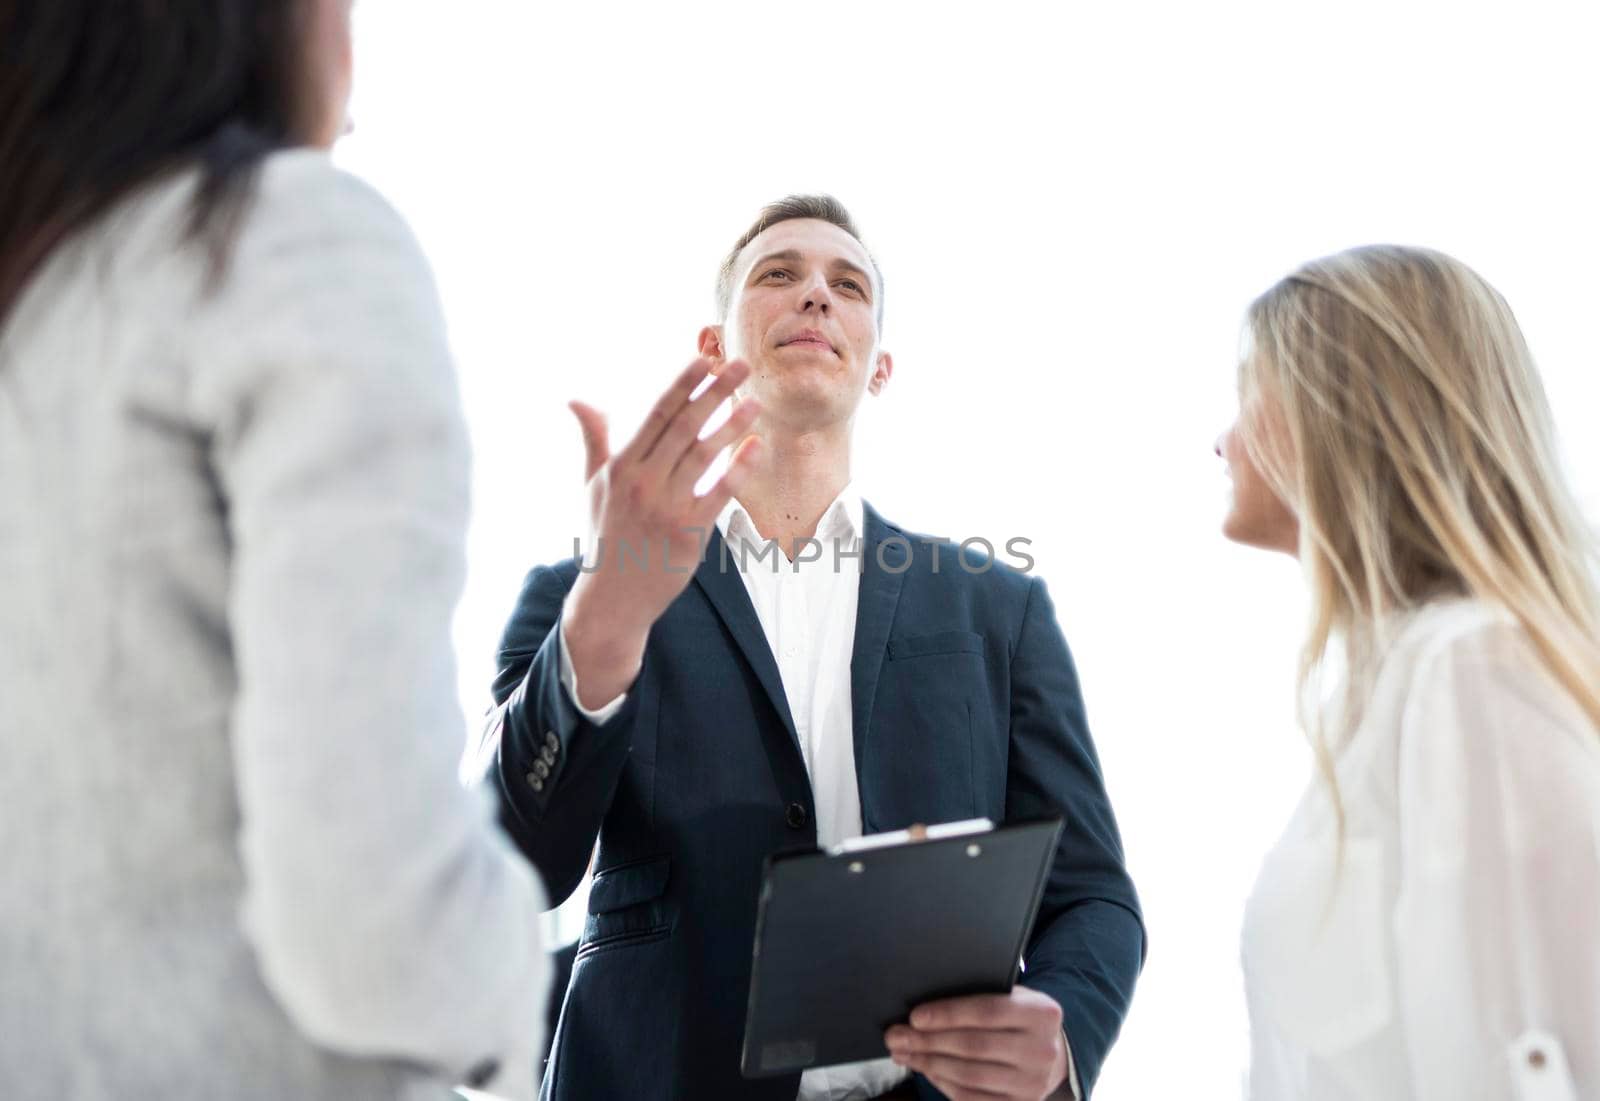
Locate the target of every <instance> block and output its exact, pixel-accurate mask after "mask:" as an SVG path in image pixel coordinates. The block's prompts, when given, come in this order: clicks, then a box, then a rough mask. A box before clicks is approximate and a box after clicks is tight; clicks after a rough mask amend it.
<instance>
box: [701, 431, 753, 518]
mask: <svg viewBox="0 0 1600 1101" xmlns="http://www.w3.org/2000/svg"><path fill="white" fill-rule="evenodd" d="M760 461H761V437H760V436H746V437H745V439H744V442H742V443H741V444H739V446H738V447H737V448H735V449H734V452H733V459H732V461H731V462H729V463H728V469H727V470H726V471H724V472H723V475H722V477H720V478H718V479H717V483H716V485H714V486H712V487H711V488H710V489H709V490H708V491H706V495H705V496H704V497H702V498H700V503H699V505H698V506H697V507H696V509H695V519H696V520H698V521H699V522H701V523H710V522H712V521H714V520H715V519H716V518H717V513H719V512H721V511H722V506H724V505H726V504H727V503H728V502H729V501H730V500H732V499H733V498H734V497H737V496H738V495H739V494H740V492H741V491H742V490H743V489H744V487H745V486H746V485H748V484H749V482H750V478H751V476H752V475H753V474H754V473H755V468H756V464H757V463H759V462H760Z"/></svg>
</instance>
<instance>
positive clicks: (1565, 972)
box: [1392, 626, 1600, 1101]
mask: <svg viewBox="0 0 1600 1101" xmlns="http://www.w3.org/2000/svg"><path fill="white" fill-rule="evenodd" d="M1519 651H1520V652H1519ZM1400 729H1401V743H1400V745H1401V749H1400V767H1399V781H1400V783H1399V818H1400V885H1399V886H1400V889H1399V896H1398V899H1397V901H1396V906H1395V911H1394V914H1393V917H1392V920H1393V928H1394V930H1395V936H1396V941H1397V944H1396V963H1397V972H1398V981H1399V990H1398V991H1397V998H1396V1001H1397V1003H1398V1006H1399V1012H1400V1015H1401V1021H1400V1025H1401V1027H1400V1028H1399V1030H1398V1032H1399V1034H1400V1035H1403V1036H1404V1037H1405V1047H1406V1056H1407V1064H1408V1065H1407V1070H1408V1071H1409V1074H1408V1084H1409V1090H1410V1092H1411V1093H1413V1094H1414V1095H1415V1096H1418V1097H1451V1098H1460V1099H1462V1101H1478V1099H1482V1101H1488V1099H1489V1098H1528V1099H1532V1098H1536V1097H1537V1098H1547V1097H1548V1098H1561V1097H1572V1098H1577V1097H1596V1096H1600V936H1597V935H1596V932H1595V919H1596V915H1597V914H1600V737H1597V735H1596V732H1595V729H1594V727H1593V725H1592V724H1591V723H1589V722H1588V721H1587V720H1586V719H1585V718H1584V717H1583V716H1582V714H1581V713H1580V712H1579V710H1578V707H1577V705H1576V703H1575V702H1574V701H1573V700H1572V699H1571V697H1570V695H1569V694H1568V693H1567V692H1566V691H1565V690H1564V689H1563V688H1561V687H1560V686H1559V685H1558V684H1557V683H1556V682H1555V680H1554V678H1553V677H1551V676H1549V675H1548V674H1546V673H1545V672H1544V671H1543V670H1542V669H1541V668H1540V663H1539V661H1538V659H1537V658H1536V657H1535V656H1534V655H1533V653H1532V648H1531V644H1528V643H1526V642H1525V640H1519V637H1518V633H1517V632H1516V631H1515V630H1514V629H1512V628H1510V627H1509V626H1497V627H1496V628H1493V629H1490V630H1485V631H1479V632H1473V633H1471V634H1469V635H1467V636H1466V637H1463V638H1460V639H1457V640H1454V641H1452V642H1451V643H1448V644H1446V645H1445V646H1444V647H1443V648H1442V649H1441V650H1440V651H1439V652H1438V653H1437V654H1435V655H1434V656H1433V657H1432V659H1431V660H1429V661H1426V662H1425V663H1424V664H1423V665H1422V666H1421V667H1420V668H1419V670H1418V673H1417V675H1416V676H1415V679H1414V682H1413V685H1412V687H1411V690H1410V692H1409V699H1408V702H1407V705H1406V708H1405V712H1404V715H1403V718H1402V720H1401V727H1400Z"/></svg>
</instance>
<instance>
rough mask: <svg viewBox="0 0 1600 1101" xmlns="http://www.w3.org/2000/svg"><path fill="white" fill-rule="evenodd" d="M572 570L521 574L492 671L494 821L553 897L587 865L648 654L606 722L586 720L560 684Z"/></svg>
mask: <svg viewBox="0 0 1600 1101" xmlns="http://www.w3.org/2000/svg"><path fill="white" fill-rule="evenodd" d="M577 578H578V565H577V562H576V561H575V560H573V561H567V562H562V563H559V564H558V565H556V566H537V567H535V568H534V570H533V572H531V573H530V574H528V578H527V580H526V582H524V584H523V587H522V595H521V596H520V597H519V598H518V600H517V608H516V611H515V612H514V613H513V614H512V616H511V620H510V622H509V623H507V624H506V629H505V633H504V635H503V636H502V638H501V642H500V662H499V666H500V667H499V674H498V675H497V676H496V677H495V682H494V697H495V703H496V705H497V711H496V716H495V718H494V719H493V720H492V722H491V729H490V737H491V738H498V746H497V752H495V753H494V755H493V764H492V765H491V766H490V773H491V779H492V780H493V781H494V782H495V783H496V784H498V786H499V789H500V793H501V796H502V799H501V824H502V825H503V826H505V828H506V831H507V832H508V833H509V834H510V835H511V837H512V839H513V840H514V841H515V842H516V843H517V846H518V847H519V848H520V849H521V850H522V852H523V853H524V854H525V855H526V856H527V857H528V859H529V860H531V861H532V862H533V864H534V866H535V867H537V868H538V869H539V872H540V874H541V875H542V876H543V877H544V881H545V884H546V886H547V888H548V889H549V892H550V896H551V900H552V902H553V903H555V904H559V903H561V902H562V901H564V900H565V899H566V898H567V897H568V896H569V895H571V894H572V892H573V890H574V889H575V888H576V887H577V885H578V884H579V882H581V881H582V879H583V873H584V871H585V870H586V869H587V868H588V866H589V857H590V855H591V854H592V852H593V851H594V843H595V838H596V837H597V836H598V835H599V833H600V824H601V822H602V821H604V819H605V815H606V811H607V809H608V808H609V807H610V806H611V800H612V796H613V795H614V794H615V793H616V790H617V783H618V781H619V780H620V779H621V777H622V769H623V766H624V765H626V764H627V760H628V752H629V749H630V748H631V746H632V744H633V728H634V724H635V723H636V721H637V719H638V716H639V714H640V707H641V701H642V699H643V698H644V697H646V696H648V693H649V680H648V675H649V658H648V655H647V656H646V659H645V668H643V669H641V671H640V674H639V677H638V678H637V679H636V680H635V681H634V683H633V686H632V687H630V688H629V689H628V693H627V699H626V700H625V702H624V703H623V705H622V707H621V708H620V709H619V710H618V711H617V712H616V713H615V714H614V715H611V716H610V717H609V718H608V719H607V720H606V721H605V722H604V723H601V724H598V725H597V724H595V723H592V722H590V721H589V720H588V719H586V718H585V717H584V716H583V714H582V713H581V712H580V711H579V710H578V708H577V707H576V706H574V704H573V701H572V699H571V698H570V697H569V696H568V694H567V691H566V689H565V687H563V685H562V683H561V651H560V645H561V636H560V630H559V623H560V619H561V606H562V603H563V602H564V601H565V600H566V597H567V592H568V591H569V590H570V589H571V588H572V586H573V584H574V582H576V581H577Z"/></svg>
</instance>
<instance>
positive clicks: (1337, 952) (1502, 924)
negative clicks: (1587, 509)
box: [1218, 247, 1600, 1101]
mask: <svg viewBox="0 0 1600 1101" xmlns="http://www.w3.org/2000/svg"><path fill="white" fill-rule="evenodd" d="M1247 329H1248V338H1249V340H1248V348H1247V351H1246V354H1245V356H1244V360H1243V365H1242V368H1241V371H1240V395H1241V411H1240V415H1239V419H1238V422H1237V423H1236V424H1235V426H1234V427H1233V428H1232V429H1230V430H1229V431H1228V433H1227V434H1226V435H1225V436H1224V437H1223V439H1222V440H1221V441H1220V442H1219V445H1218V453H1219V454H1220V455H1222V457H1223V458H1224V459H1225V461H1226V463H1227V465H1228V468H1229V472H1230V474H1231V476H1232V478H1233V484H1234V496H1233V503H1232V508H1231V510H1230V512H1229V514H1228V517H1227V520H1226V522H1225V524H1224V531H1225V534H1226V535H1227V536H1228V537H1229V538H1231V539H1234V540H1237V541H1238V542H1241V543H1247V544H1251V545H1255V546H1259V547H1265V548H1270V549H1275V550H1281V551H1285V552H1287V553H1290V554H1295V555H1297V556H1298V557H1299V559H1300V561H1301V564H1302V567H1303V569H1304V572H1305V576H1306V578H1307V580H1308V582H1309V584H1310V587H1311V610H1312V614H1311V626H1310V631H1309V635H1308V638H1307V639H1306V643H1305V649H1304V653H1303V657H1302V665H1301V684H1300V688H1301V694H1302V695H1301V698H1302V712H1303V721H1304V723H1305V725H1306V726H1307V728H1308V730H1309V732H1310V734H1311V736H1312V742H1313V746H1314V748H1315V751H1316V757H1317V761H1318V765H1319V767H1318V773H1319V774H1318V775H1317V776H1315V777H1314V778H1313V780H1312V782H1311V784H1310V786H1309V788H1308V790H1307V791H1306V794H1305V796H1304V798H1303V799H1302V801H1301V803H1300V805H1299V807H1298V809H1297V810H1296V811H1295V813H1294V816H1293V818H1292V819H1291V821H1290V823H1289V826H1288V828H1287V830H1286V831H1285V833H1284V835H1283V837H1282V838H1281V839H1280V840H1279V842H1278V844H1277V845H1276V847H1274V848H1273V850H1272V851H1271V853H1270V854H1269V855H1268V856H1267V858H1266V861H1265V863H1264V866H1263V868H1262V871H1261V874H1260V878H1259V880H1258V881H1257V884H1256V888H1255V891H1254V892H1253V894H1252V897H1251V899H1250V902H1249V905H1248V908H1247V912H1246V918H1245V925H1244V943H1243V956H1244V968H1245V981H1246V990H1247V995H1248V999H1249V1006H1250V1015H1251V1023H1252V1056H1251V1067H1250V1079H1251V1091H1252V1094H1253V1095H1254V1096H1255V1097H1258V1098H1265V1099H1272V1101H1282V1099H1305V1101H1312V1099H1316V1101H1335V1099H1350V1101H1356V1099H1360V1101H1376V1099H1402V1098H1403V1099H1418V1101H1421V1099H1429V1101H1432V1099H1441V1101H1442V1099H1448V1101H1472V1099H1485V1101H1487V1099H1489V1098H1495V1099H1504V1098H1520V1099H1527V1101H1534V1099H1538V1101H1547V1099H1548V1101H1557V1099H1566V1098H1578V1097H1582V1098H1595V1097H1600V600H1597V596H1596V588H1595V570H1594V565H1595V548H1594V542H1593V539H1592V536H1591V533H1590V531H1589V529H1588V528H1586V526H1585V524H1584V521H1583V519H1582V517H1581V516H1580V515H1579V512H1578V510H1577V508H1576V507H1575V505H1574V503H1573V500H1572V496H1571V494H1570V493H1569V491H1568V489H1567V487H1566V485H1565V484H1564V482H1563V480H1562V477H1561V474H1560V471H1559V468H1558V463H1557V459H1556V449H1555V444H1554V441H1553V438H1552V431H1551V427H1550V420H1549V412H1548V409H1547V407H1546V403H1545V398H1544V394H1543V391H1542V389H1541V387H1540V384H1539V380H1538V376H1537V373H1536V371H1535V369H1534V366H1533V363H1532V360H1531V357H1530V356H1529V353H1528V349H1527V346H1526V345H1525V343H1524V342H1523V338H1522V334H1521V332H1520V331H1519V330H1518V327H1517V323H1516V320H1515V319H1514V318H1513V316H1512V313H1511V310H1510V308H1509V307H1508V306H1507V305H1506V303H1505V301H1504V299H1502V298H1501V297H1500V296H1499V294H1497V293H1496V292H1495V290H1494V289H1493V288H1492V287H1490V286H1489V285H1488V284H1487V283H1486V282H1484V281H1483V279H1481V278H1480V277H1479V276H1478V275H1477V274H1476V273H1474V272H1473V271H1471V270H1470V269H1468V268H1467V267H1466V266H1464V265H1463V264H1461V263H1459V262H1457V261H1455V260H1453V259H1451V258H1450V257H1448V256H1443V255H1440V254H1439V253H1435V252H1428V251H1425V250H1421V249H1410V248H1395V247H1374V248H1363V249H1356V250H1353V251H1350V252H1345V253H1341V254H1339V255H1337V256H1332V257H1329V258H1327V259H1323V260H1318V261H1314V262H1313V263H1310V264H1307V265H1305V266H1304V267H1303V268H1301V269H1300V270H1299V271H1297V272H1295V273H1294V274H1293V275H1290V276H1289V277H1288V278H1286V279H1284V280H1283V281H1282V282H1280V283H1279V284H1277V285H1276V286H1274V287H1273V288H1272V289H1270V290H1269V291H1267V293H1266V294H1264V295H1262V296H1261V298H1260V299H1258V300H1257V301H1256V302H1255V303H1254V304H1253V305H1252V306H1251V308H1250V311H1249V315H1248V322H1247Z"/></svg>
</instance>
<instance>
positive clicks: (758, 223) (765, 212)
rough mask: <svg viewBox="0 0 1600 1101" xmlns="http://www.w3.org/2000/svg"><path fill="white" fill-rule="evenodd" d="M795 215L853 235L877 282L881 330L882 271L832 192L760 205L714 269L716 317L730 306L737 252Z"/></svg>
mask: <svg viewBox="0 0 1600 1101" xmlns="http://www.w3.org/2000/svg"><path fill="white" fill-rule="evenodd" d="M796 218H815V219H816V220H817V221H819V222H827V223H828V224H829V225H834V226H838V227H839V228H840V229H842V230H844V231H845V232H846V233H848V234H849V235H850V236H852V237H854V238H855V239H856V243H857V244H859V245H860V246H861V247H862V249H863V250H865V251H866V254H867V259H868V260H869V261H871V263H872V278H873V280H874V281H875V282H876V283H877V284H878V285H877V287H876V294H875V295H874V297H875V298H876V300H877V304H878V309H877V314H878V328H879V330H880V331H881V330H882V329H883V272H882V271H881V270H880V269H879V268H878V260H877V258H876V257H875V256H873V255H872V250H871V249H869V248H867V243H866V242H865V241H863V240H861V231H860V230H858V229H856V223H855V219H854V218H852V217H850V212H849V211H848V210H846V209H845V208H844V204H843V203H841V202H840V201H839V200H838V199H835V198H834V197H833V196H832V195H790V196H788V197H786V198H783V199H779V200H778V201H777V202H775V203H768V204H767V205H766V206H764V207H762V208H761V213H760V214H758V215H757V216H756V220H755V221H754V222H753V223H751V225H750V228H749V229H747V230H745V231H744V234H743V235H742V236H741V237H740V238H739V240H738V241H737V242H735V243H734V246H733V249H732V250H731V251H730V252H729V253H728V255H727V256H726V257H724V258H723V261H722V267H721V269H720V270H719V271H718V272H717V320H718V321H726V320H727V318H728V311H729V310H730V309H732V308H733V269H734V268H735V267H736V266H737V265H738V263H739V254H740V253H742V252H744V249H745V246H746V245H748V244H749V243H750V242H751V241H754V240H755V239H756V238H757V237H759V236H761V235H762V234H763V233H765V232H766V231H767V230H769V229H771V228H772V227H773V226H775V225H777V224H778V223H779V222H788V221H793V220H794V219H796Z"/></svg>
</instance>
